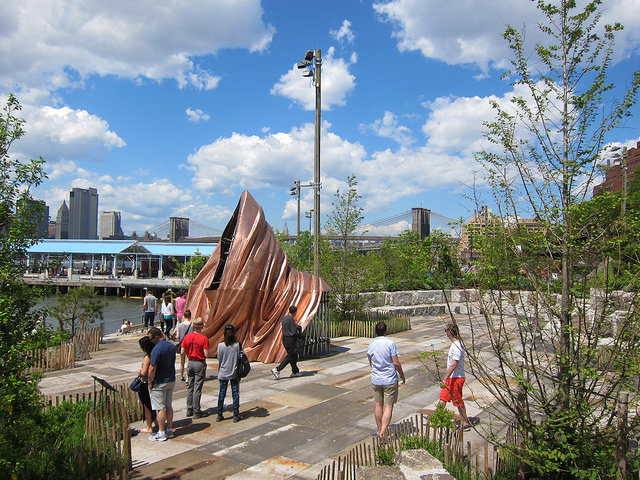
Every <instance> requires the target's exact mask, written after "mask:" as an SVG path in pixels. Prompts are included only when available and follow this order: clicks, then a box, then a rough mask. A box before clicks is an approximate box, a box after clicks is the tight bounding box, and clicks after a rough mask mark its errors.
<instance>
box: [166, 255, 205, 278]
mask: <svg viewBox="0 0 640 480" xmlns="http://www.w3.org/2000/svg"><path fill="white" fill-rule="evenodd" d="M171 262H172V263H173V271H174V272H175V274H176V275H177V276H178V277H183V278H186V279H188V280H189V283H191V282H192V281H193V279H194V278H196V276H197V275H198V273H199V272H200V270H201V269H202V267H204V264H205V263H207V257H205V256H204V255H202V254H201V253H200V252H199V251H196V252H195V255H194V256H192V257H189V258H188V259H187V261H186V262H183V261H180V260H178V259H176V258H172V259H171Z"/></svg>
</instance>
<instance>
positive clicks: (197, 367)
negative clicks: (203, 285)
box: [180, 317, 209, 418]
mask: <svg viewBox="0 0 640 480" xmlns="http://www.w3.org/2000/svg"><path fill="white" fill-rule="evenodd" d="M191 325H193V332H191V333H188V334H186V335H185V336H184V338H183V339H182V344H181V352H180V353H181V355H186V356H187V358H188V359H189V363H188V364H187V417H193V418H202V417H206V416H207V415H209V414H208V413H207V412H203V411H202V409H201V408H200V398H201V397H202V386H203V385H204V379H205V377H206V375H207V357H208V356H209V337H207V336H206V335H203V334H202V329H203V328H204V322H203V321H202V318H200V317H198V318H196V319H195V320H194V321H193V322H191Z"/></svg>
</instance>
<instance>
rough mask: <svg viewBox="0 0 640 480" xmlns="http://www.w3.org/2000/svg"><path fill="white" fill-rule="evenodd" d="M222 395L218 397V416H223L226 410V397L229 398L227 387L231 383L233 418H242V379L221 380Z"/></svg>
mask: <svg viewBox="0 0 640 480" xmlns="http://www.w3.org/2000/svg"><path fill="white" fill-rule="evenodd" d="M219 382H220V394H219V395H218V416H220V417H221V416H222V411H223V410H224V397H226V396H227V385H228V384H229V382H231V396H232V397H233V416H234V417H239V416H240V379H238V378H233V379H231V380H219Z"/></svg>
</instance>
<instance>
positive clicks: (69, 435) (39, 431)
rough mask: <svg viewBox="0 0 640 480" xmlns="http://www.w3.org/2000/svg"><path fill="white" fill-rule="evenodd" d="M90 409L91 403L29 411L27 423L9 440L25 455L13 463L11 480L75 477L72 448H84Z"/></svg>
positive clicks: (61, 405)
mask: <svg viewBox="0 0 640 480" xmlns="http://www.w3.org/2000/svg"><path fill="white" fill-rule="evenodd" d="M90 410H93V403H92V402H77V403H69V402H64V403H62V404H60V405H58V406H55V407H51V408H49V409H47V410H42V409H37V410H35V411H34V412H32V414H31V416H30V418H29V424H28V425H23V427H24V429H23V430H22V431H21V432H20V433H21V434H20V435H18V436H16V437H15V438H13V439H12V440H11V445H13V446H14V448H16V449H18V450H20V451H23V452H25V455H24V456H22V457H20V458H18V459H17V460H16V464H15V466H14V468H13V475H14V478H29V479H49V478H56V479H58V478H59V479H75V478H79V476H78V473H77V472H76V466H75V465H74V458H75V449H76V448H77V447H79V446H81V445H84V442H85V422H86V415H87V412H88V411H90ZM0 442H2V440H0ZM3 467H4V465H3ZM5 472H6V470H5Z"/></svg>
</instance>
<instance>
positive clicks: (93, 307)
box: [51, 285, 107, 335]
mask: <svg viewBox="0 0 640 480" xmlns="http://www.w3.org/2000/svg"><path fill="white" fill-rule="evenodd" d="M56 299H57V303H56V305H54V306H53V307H51V315H52V316H53V317H54V318H55V319H56V320H58V322H59V324H60V330H66V329H67V328H68V329H69V330H70V331H71V333H72V335H75V330H76V327H80V328H84V326H85V324H86V323H93V322H95V321H96V320H101V319H102V311H103V310H104V308H105V307H106V306H107V302H106V301H105V300H104V299H103V298H101V297H100V296H99V295H98V294H97V293H96V291H95V290H94V289H93V287H91V286H90V285H82V286H80V287H78V288H73V289H70V290H69V291H68V292H67V293H65V294H63V293H58V294H57V295H56Z"/></svg>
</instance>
